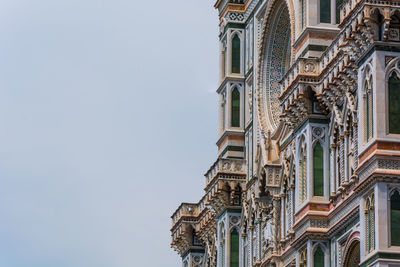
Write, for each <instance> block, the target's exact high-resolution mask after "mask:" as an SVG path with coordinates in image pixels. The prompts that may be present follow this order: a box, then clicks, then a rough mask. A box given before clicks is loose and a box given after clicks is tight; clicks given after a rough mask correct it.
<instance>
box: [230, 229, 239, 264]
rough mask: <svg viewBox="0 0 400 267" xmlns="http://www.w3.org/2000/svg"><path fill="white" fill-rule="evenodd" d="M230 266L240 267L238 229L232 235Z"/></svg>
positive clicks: (233, 230)
mask: <svg viewBox="0 0 400 267" xmlns="http://www.w3.org/2000/svg"><path fill="white" fill-rule="evenodd" d="M230 266H231V267H239V232H238V230H237V229H236V228H233V229H232V231H231V233H230Z"/></svg>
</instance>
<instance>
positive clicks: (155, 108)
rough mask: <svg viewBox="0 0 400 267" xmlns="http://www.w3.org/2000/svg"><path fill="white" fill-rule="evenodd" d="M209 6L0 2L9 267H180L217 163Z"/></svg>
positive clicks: (1, 139)
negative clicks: (173, 236) (178, 242)
mask: <svg viewBox="0 0 400 267" xmlns="http://www.w3.org/2000/svg"><path fill="white" fill-rule="evenodd" d="M213 4H214V2H213V1H211V0H210V1H203V0H170V1H165V0H155V1H137V0H36V1H32V0H0V267H103V266H104V267H128V266H132V267H158V266H160V267H164V266H165V267H174V266H180V259H179V258H178V256H177V254H176V253H175V252H174V251H173V250H172V249H171V248H170V233H169V229H170V227H171V222H170V215H171V214H172V212H173V211H174V210H175V208H176V207H177V206H178V205H179V203H180V202H181V201H192V202H195V201H197V200H198V199H200V197H201V194H202V188H203V187H204V177H203V174H204V173H205V172H206V170H207V169H208V167H209V166H210V165H211V164H212V163H213V161H214V160H215V158H216V146H215V141H216V140H217V117H218V116H217V95H216V93H215V89H216V88H217V86H218V84H217V83H218V41H217V40H218V39H217V34H218V27H217V25H218V19H217V12H216V11H215V10H214V8H213Z"/></svg>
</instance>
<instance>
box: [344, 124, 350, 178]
mask: <svg viewBox="0 0 400 267" xmlns="http://www.w3.org/2000/svg"><path fill="white" fill-rule="evenodd" d="M343 134H344V167H343V169H344V170H343V171H344V183H345V184H347V183H348V182H349V157H348V154H349V151H348V148H349V132H348V131H344V133H343Z"/></svg>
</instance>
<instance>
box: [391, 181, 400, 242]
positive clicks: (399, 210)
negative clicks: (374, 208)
mask: <svg viewBox="0 0 400 267" xmlns="http://www.w3.org/2000/svg"><path fill="white" fill-rule="evenodd" d="M390 245H391V246H400V193H399V191H398V190H397V189H396V190H393V191H392V192H391V194H390Z"/></svg>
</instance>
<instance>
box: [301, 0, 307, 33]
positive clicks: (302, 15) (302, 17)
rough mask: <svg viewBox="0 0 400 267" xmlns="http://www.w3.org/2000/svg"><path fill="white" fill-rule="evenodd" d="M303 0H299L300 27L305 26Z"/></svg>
mask: <svg viewBox="0 0 400 267" xmlns="http://www.w3.org/2000/svg"><path fill="white" fill-rule="evenodd" d="M305 2H306V1H305V0H300V11H301V15H300V20H301V21H300V25H301V29H304V26H305V19H306V14H305V12H306V7H305Z"/></svg>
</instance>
